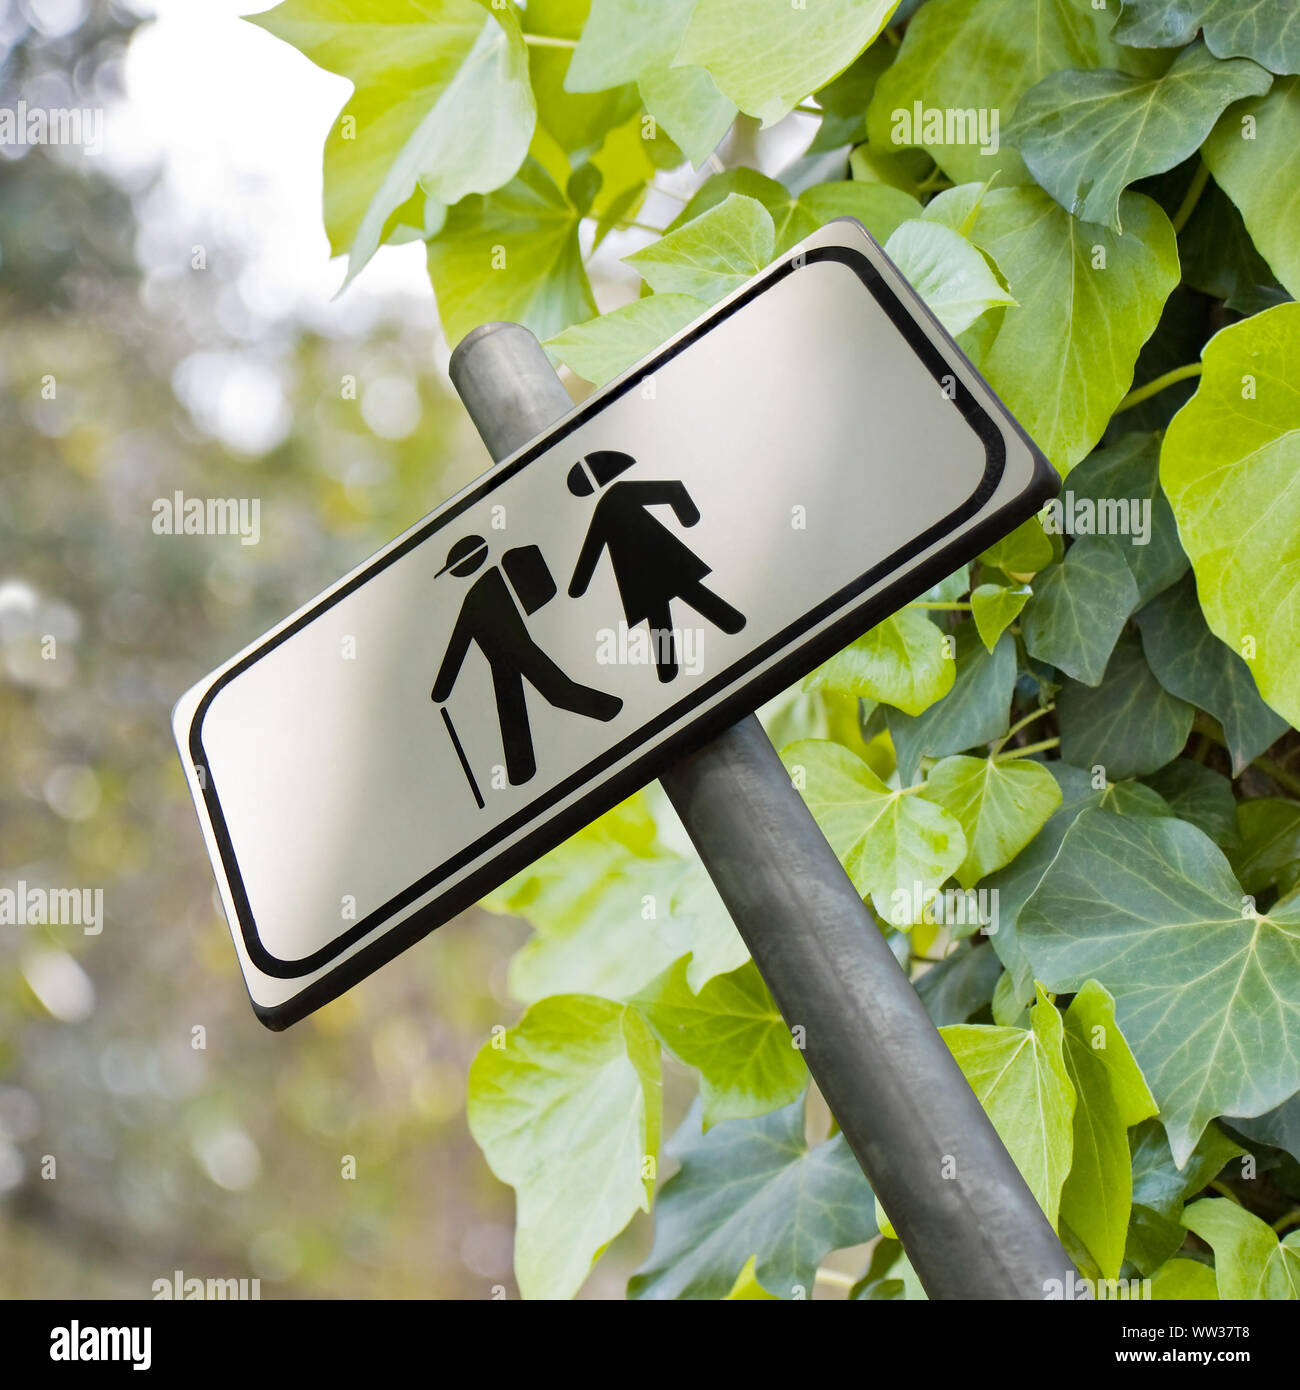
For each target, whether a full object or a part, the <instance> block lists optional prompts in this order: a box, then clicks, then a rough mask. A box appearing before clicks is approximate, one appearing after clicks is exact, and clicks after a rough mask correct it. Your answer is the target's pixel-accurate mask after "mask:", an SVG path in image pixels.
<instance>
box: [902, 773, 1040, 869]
mask: <svg viewBox="0 0 1300 1390" xmlns="http://www.w3.org/2000/svg"><path fill="white" fill-rule="evenodd" d="M919 794H920V795H921V796H923V797H925V799H926V800H927V801H933V802H934V803H935V804H936V805H937V806H942V807H943V808H944V810H946V811H948V812H950V813H951V814H952V815H953V817H954V818H955V819H956V820H957V822H958V824H959V825H960V826H961V828H962V833H963V834H964V835H965V837H966V857H965V859H963V860H962V862H961V863H960V864H959V865H958V866H957V882H958V883H960V884H961V886H962V887H963V888H971V887H973V886H974V885H975V884H976V883H978V882H979V881H980V879H982V878H984V877H985V876H986V875H988V874H991V873H993V871H994V870H995V869H1000V868H1002V867H1003V865H1005V864H1009V863H1010V862H1011V861H1012V860H1013V859H1014V858H1015V857H1016V855H1017V854H1019V853H1020V851H1021V850H1022V849H1024V847H1025V846H1026V845H1027V844H1028V843H1029V842H1030V840H1032V839H1033V838H1034V836H1035V835H1037V834H1038V832H1039V830H1041V829H1042V827H1043V826H1044V824H1046V822H1047V818H1048V817H1049V816H1050V815H1051V814H1052V812H1053V811H1055V810H1056V808H1057V807H1058V806H1059V805H1060V804H1061V789H1060V787H1059V786H1057V784H1056V779H1055V778H1054V777H1053V776H1052V774H1051V773H1050V772H1049V771H1048V770H1047V769H1046V768H1045V767H1044V766H1043V765H1042V763H1034V762H1030V761H1028V760H1027V759H1025V758H1014V759H1008V760H1006V761H1002V762H999V761H996V760H995V759H993V758H965V757H956V758H944V759H943V761H942V762H939V763H936V764H935V765H934V767H932V768H931V769H930V775H929V777H927V778H926V781H925V783H924V785H923V786H922V787H921V790H920V793H919Z"/></svg>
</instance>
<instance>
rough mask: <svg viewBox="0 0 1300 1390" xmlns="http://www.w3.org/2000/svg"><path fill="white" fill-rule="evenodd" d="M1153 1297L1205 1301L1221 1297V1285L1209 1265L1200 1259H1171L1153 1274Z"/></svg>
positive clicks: (1181, 1301)
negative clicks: (1216, 1280)
mask: <svg viewBox="0 0 1300 1390" xmlns="http://www.w3.org/2000/svg"><path fill="white" fill-rule="evenodd" d="M1151 1297H1152V1299H1153V1300H1156V1301H1161V1300H1170V1301H1173V1302H1178V1303H1183V1302H1188V1301H1192V1300H1201V1301H1203V1302H1204V1301H1207V1300H1214V1299H1217V1298H1218V1297H1219V1286H1218V1284H1217V1283H1216V1282H1215V1278H1214V1271H1213V1270H1212V1269H1211V1268H1210V1266H1209V1265H1203V1264H1202V1263H1201V1262H1200V1261H1199V1260H1170V1261H1168V1263H1166V1264H1163V1265H1161V1266H1160V1268H1159V1269H1158V1270H1156V1272H1155V1273H1154V1274H1153V1275H1152V1276H1151Z"/></svg>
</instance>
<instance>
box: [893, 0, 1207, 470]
mask: <svg viewBox="0 0 1300 1390" xmlns="http://www.w3.org/2000/svg"><path fill="white" fill-rule="evenodd" d="M958 2H959V3H964V0H958ZM995 2H996V0H995ZM940 8H941V6H938V5H935V4H934V3H933V0H932V3H931V4H930V5H927V6H926V9H925V10H923V11H922V12H921V13H922V14H926V13H929V12H930V11H931V10H936V11H937V10H938V9H940ZM918 18H919V16H918ZM968 100H969V99H968ZM956 195H962V196H956ZM968 211H969V208H968V206H967V199H966V195H965V192H964V190H962V189H959V188H958V189H949V190H948V191H947V192H945V193H942V194H940V195H939V197H938V198H936V199H935V200H934V202H933V203H931V204H930V205H929V206H928V207H927V208H926V216H927V217H934V218H936V219H938V220H943V221H945V222H949V224H951V222H952V221H957V222H961V221H964V220H965V218H966V215H967V213H968ZM1120 211H1121V215H1122V217H1123V222H1124V227H1125V233H1124V235H1123V236H1120V235H1119V234H1117V233H1115V232H1112V231H1110V230H1109V229H1107V228H1105V227H1102V226H1099V225H1098V224H1097V223H1092V222H1079V221H1077V220H1076V219H1075V218H1073V217H1071V216H1070V214H1069V213H1068V212H1066V211H1065V209H1064V208H1062V207H1061V206H1060V205H1059V204H1058V203H1056V202H1054V201H1053V200H1052V198H1051V197H1050V196H1049V195H1048V194H1046V193H1044V192H1043V191H1042V189H1039V188H995V189H993V190H992V191H991V192H989V193H987V194H986V195H985V196H984V200H983V202H982V203H980V205H979V209H978V212H977V214H976V216H975V220H974V223H973V225H972V227H971V229H970V238H971V240H972V241H973V242H974V243H975V244H976V245H977V246H978V247H980V248H981V249H982V250H984V251H987V252H988V253H989V255H991V256H992V257H993V259H994V261H995V262H996V263H997V267H998V269H999V270H1000V271H1001V272H1002V274H1003V275H1004V276H1005V277H1006V281H1007V285H1008V287H1009V289H1010V292H1011V294H1013V295H1014V296H1015V298H1016V301H1017V307H1015V308H1009V309H1007V310H1005V314H1004V317H1003V320H1002V326H1001V328H1000V329H999V330H998V333H997V336H996V337H995V338H994V339H993V342H992V345H991V346H990V347H989V348H988V349H987V350H986V351H984V352H983V353H982V354H981V355H980V359H979V361H978V363H977V365H978V366H979V367H980V369H981V371H983V373H984V375H985V376H986V377H988V379H989V382H990V384H991V385H992V386H993V388H994V390H996V391H997V393H998V394H999V395H1000V396H1001V397H1002V399H1003V400H1004V401H1006V403H1007V405H1008V407H1009V408H1010V409H1011V410H1012V411H1013V413H1014V414H1015V416H1016V418H1017V419H1018V420H1019V421H1020V423H1021V424H1022V425H1023V426H1024V427H1025V429H1026V430H1027V431H1028V432H1029V434H1030V435H1031V436H1032V437H1033V438H1034V440H1035V441H1036V442H1037V444H1038V446H1039V447H1040V448H1041V449H1042V450H1043V452H1044V453H1046V454H1047V456H1048V458H1050V459H1051V461H1052V462H1053V463H1054V464H1055V465H1056V468H1057V471H1058V472H1060V473H1062V474H1065V473H1067V472H1068V471H1069V470H1070V469H1071V468H1073V467H1074V465H1075V464H1076V463H1078V462H1079V460H1080V459H1082V458H1084V457H1085V456H1086V455H1087V454H1088V452H1089V451H1090V450H1091V449H1092V447H1093V446H1094V445H1095V444H1096V443H1097V441H1098V440H1099V439H1100V438H1101V436H1102V433H1103V431H1104V430H1105V428H1106V426H1107V424H1108V423H1109V421H1110V417H1111V415H1112V414H1113V413H1114V411H1115V407H1116V406H1117V405H1118V404H1119V403H1120V401H1121V400H1122V399H1123V397H1124V395H1125V394H1126V393H1127V391H1128V389H1129V386H1130V385H1131V384H1132V381H1133V368H1134V364H1135V363H1136V361H1137V356H1138V352H1139V350H1140V349H1141V347H1142V345H1143V343H1145V342H1146V340H1147V339H1148V338H1149V337H1150V336H1151V334H1152V333H1153V332H1154V331H1155V329H1156V325H1157V324H1158V323H1159V322H1160V315H1161V311H1162V310H1163V309H1164V305H1165V300H1166V299H1168V297H1169V295H1170V292H1171V291H1172V290H1173V288H1174V286H1175V285H1177V284H1178V280H1179V275H1180V271H1179V265H1178V247H1177V244H1176V242H1175V238H1174V231H1173V227H1172V226H1171V225H1170V223H1169V219H1168V218H1167V217H1166V216H1165V214H1164V213H1163V212H1162V211H1161V209H1160V207H1159V206H1158V205H1157V204H1156V203H1154V202H1152V201H1151V199H1149V198H1147V197H1145V196H1143V195H1142V194H1140V193H1132V192H1129V193H1125V194H1124V195H1123V196H1122V197H1121V199H1120Z"/></svg>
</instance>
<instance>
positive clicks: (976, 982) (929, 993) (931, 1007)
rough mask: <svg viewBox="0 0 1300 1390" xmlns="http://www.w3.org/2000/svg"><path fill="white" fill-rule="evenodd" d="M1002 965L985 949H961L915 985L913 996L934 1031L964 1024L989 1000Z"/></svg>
mask: <svg viewBox="0 0 1300 1390" xmlns="http://www.w3.org/2000/svg"><path fill="white" fill-rule="evenodd" d="M1002 973H1003V971H1002V962H1001V961H1000V960H999V959H998V958H997V955H996V954H995V953H994V952H993V951H991V950H989V949H988V948H987V947H971V946H967V947H964V948H963V949H962V950H959V951H955V952H953V954H951V955H948V956H945V957H944V958H943V960H941V961H940V962H939V964H938V965H935V966H931V967H930V968H929V969H928V970H927V971H926V972H925V974H924V975H922V976H921V977H920V979H918V980H917V981H916V992H917V994H919V995H920V996H921V1003H922V1004H924V1005H925V1011H926V1013H928V1014H929V1015H930V1021H931V1022H932V1023H933V1024H934V1025H935V1027H936V1028H942V1027H944V1025H945V1024H949V1023H965V1022H966V1020H967V1019H968V1018H970V1016H971V1015H972V1014H974V1013H978V1012H979V1011H980V1010H981V1009H982V1008H985V1007H986V1006H987V1005H988V1004H989V1003H990V1002H991V1000H992V998H993V991H994V989H995V988H996V987H997V983H998V978H999V976H1001V975H1002Z"/></svg>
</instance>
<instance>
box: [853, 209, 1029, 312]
mask: <svg viewBox="0 0 1300 1390" xmlns="http://www.w3.org/2000/svg"><path fill="white" fill-rule="evenodd" d="M871 186H872V185H870V184H865V185H864V184H851V185H850V187H854V188H862V189H866V188H870V187H871ZM885 254H886V255H887V256H888V257H889V259H890V260H891V261H893V262H894V264H895V265H896V266H897V267H898V269H899V270H900V271H902V273H903V275H904V276H905V277H906V279H907V280H908V281H910V283H911V285H912V288H913V289H914V290H915V291H916V292H917V293H918V294H919V295H920V296H921V298H922V299H923V300H925V303H926V307H927V308H928V309H929V310H930V312H931V313H932V314H933V315H934V316H935V318H937V319H938V320H939V322H940V323H941V324H943V326H944V327H945V328H946V329H947V330H948V332H949V333H951V334H952V335H953V336H954V337H956V336H957V334H958V333H964V332H965V331H966V329H968V328H969V327H970V326H971V324H972V323H974V322H975V320H976V319H977V318H979V316H980V315H981V314H983V313H984V312H985V311H986V310H988V309H994V308H997V307H998V306H999V305H1007V304H1014V303H1015V302H1016V301H1015V300H1014V299H1012V298H1011V296H1010V295H1009V294H1008V293H1007V292H1006V290H1004V289H1003V288H1002V286H1001V285H1000V284H998V281H997V277H996V276H995V275H994V274H993V272H992V271H991V270H990V269H989V265H988V262H987V261H986V260H985V259H984V257H983V256H981V255H980V253H979V252H978V251H977V250H976V249H975V247H973V246H972V245H971V244H970V242H969V241H967V240H966V238H965V237H963V236H960V235H959V234H958V233H956V232H954V231H953V230H952V229H951V228H950V227H945V226H943V224H942V223H939V222H925V221H922V220H920V219H919V218H917V219H913V220H911V221H908V222H903V223H901V224H900V225H899V226H898V227H897V228H896V229H895V230H894V232H893V234H892V235H891V236H890V238H889V241H888V242H887V243H886V244H885Z"/></svg>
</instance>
